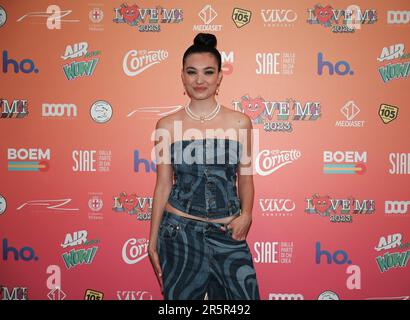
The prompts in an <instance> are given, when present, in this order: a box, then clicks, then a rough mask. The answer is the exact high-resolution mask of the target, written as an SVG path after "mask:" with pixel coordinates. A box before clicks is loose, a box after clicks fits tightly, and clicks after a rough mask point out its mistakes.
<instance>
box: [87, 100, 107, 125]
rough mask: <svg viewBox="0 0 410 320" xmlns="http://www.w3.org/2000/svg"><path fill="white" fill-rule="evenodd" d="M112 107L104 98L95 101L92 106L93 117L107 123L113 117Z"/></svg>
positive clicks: (91, 113) (97, 121) (91, 114)
mask: <svg viewBox="0 0 410 320" xmlns="http://www.w3.org/2000/svg"><path fill="white" fill-rule="evenodd" d="M112 113H113V111H112V107H111V105H110V103H108V102H107V101H104V100H98V101H95V102H94V103H93V104H92V105H91V107H90V116H91V119H93V120H94V122H96V123H106V122H108V121H110V120H111V118H112Z"/></svg>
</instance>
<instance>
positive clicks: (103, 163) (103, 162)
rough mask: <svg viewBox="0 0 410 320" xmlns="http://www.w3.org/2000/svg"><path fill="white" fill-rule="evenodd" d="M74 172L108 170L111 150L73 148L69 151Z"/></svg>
mask: <svg viewBox="0 0 410 320" xmlns="http://www.w3.org/2000/svg"><path fill="white" fill-rule="evenodd" d="M71 157H72V160H73V163H74V164H73V166H72V167H71V169H72V170H73V171H74V172H109V171H110V168H111V161H112V159H111V157H112V152H111V150H73V151H72V152H71Z"/></svg>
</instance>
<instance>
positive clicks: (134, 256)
mask: <svg viewBox="0 0 410 320" xmlns="http://www.w3.org/2000/svg"><path fill="white" fill-rule="evenodd" d="M148 244H149V240H147V239H145V238H139V239H137V238H131V239H128V240H127V241H125V243H124V246H123V247H122V259H123V260H124V262H125V263H126V264H136V263H138V262H140V261H141V260H142V259H144V258H145V257H147V256H148Z"/></svg>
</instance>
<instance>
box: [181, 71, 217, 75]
mask: <svg viewBox="0 0 410 320" xmlns="http://www.w3.org/2000/svg"><path fill="white" fill-rule="evenodd" d="M187 73H188V74H189V75H192V74H196V72H195V71H187ZM205 74H207V75H212V74H214V72H213V71H205Z"/></svg>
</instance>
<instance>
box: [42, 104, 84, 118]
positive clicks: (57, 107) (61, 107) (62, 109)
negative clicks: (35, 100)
mask: <svg viewBox="0 0 410 320" xmlns="http://www.w3.org/2000/svg"><path fill="white" fill-rule="evenodd" d="M41 116H42V117H45V118H47V117H53V118H76V117H77V106H76V105H75V104H73V103H43V104H42V105H41Z"/></svg>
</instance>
